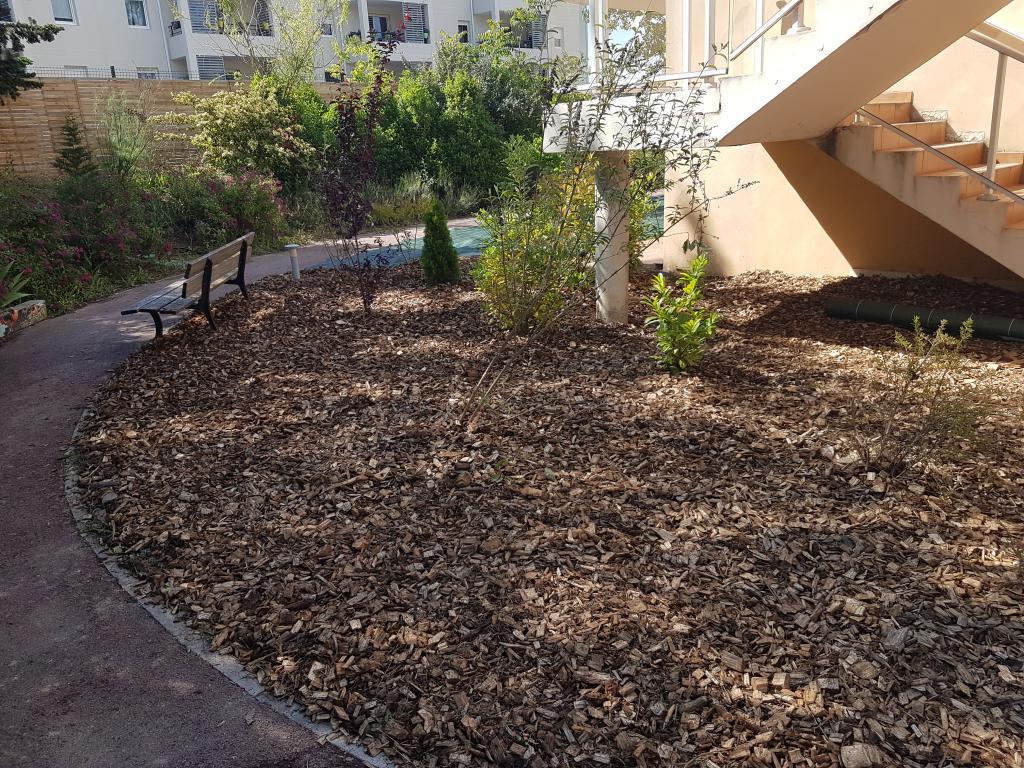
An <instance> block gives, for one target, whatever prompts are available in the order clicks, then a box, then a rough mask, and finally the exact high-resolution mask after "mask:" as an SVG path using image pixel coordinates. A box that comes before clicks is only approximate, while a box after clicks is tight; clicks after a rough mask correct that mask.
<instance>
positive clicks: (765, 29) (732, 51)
mask: <svg viewBox="0 0 1024 768" xmlns="http://www.w3.org/2000/svg"><path fill="white" fill-rule="evenodd" d="M757 2H758V3H760V2H761V0H757ZM804 2H805V0H789V2H788V3H786V4H785V5H784V6H783V7H782V8H780V9H779V10H778V11H776V12H775V13H774V14H772V16H771V18H769V19H768V20H767V21H765V22H764V23H763V24H761V25H760V26H759V27H758V28H757V29H755V30H754V31H753V32H752V33H751V34H750V36H749V37H747V38H746V39H745V40H744V41H743V42H742V43H740V44H739V45H738V46H735V47H733V46H732V40H731V38H732V34H731V30H732V18H733V16H734V15H735V13H734V9H733V3H732V0H730V3H729V29H730V41H729V50H728V51H727V56H726V63H725V66H724V67H714V68H711V67H709V66H706V67H704V68H703V69H699V70H695V71H691V72H666V73H664V74H661V75H658V76H657V77H655V78H654V80H655V82H658V83H666V82H675V81H677V80H706V79H710V78H712V77H723V76H725V75H728V74H729V73H730V71H731V70H732V62H733V60H734V59H738V58H739V57H740V56H742V55H743V54H744V53H746V52H747V51H748V50H750V48H752V47H753V46H754V45H756V44H757V43H758V42H760V40H761V39H762V38H763V37H764V36H765V35H767V34H768V33H769V32H770V31H771V30H772V28H773V27H775V25H777V24H778V23H779V22H781V21H782V20H783V19H785V18H786V16H788V15H789V14H791V13H793V12H794V11H796V10H798V9H799V8H800V7H801V6H803V4H804ZM710 5H711V3H710V2H706V3H705V7H706V8H707V7H708V6H710ZM683 7H684V8H685V9H686V10H687V11H689V10H690V2H689V1H687V2H685V3H684V4H683ZM759 7H760V6H759ZM684 16H685V17H686V18H684V25H683V26H684V41H685V42H684V45H683V50H684V56H685V57H686V59H687V61H686V64H687V65H688V64H689V49H690V44H689V30H690V24H689V22H690V19H689V16H690V14H689V13H686V14H684ZM707 22H708V19H707V18H705V26H707ZM707 34H710V30H706V35H705V37H707ZM709 40H710V38H709V37H708V38H707V39H705V41H704V42H705V45H707V44H708V43H709ZM709 63H710V62H709ZM593 87H594V81H593V80H590V81H588V82H586V83H583V84H581V85H580V86H579V87H578V88H577V90H581V91H586V90H591V89H593Z"/></svg>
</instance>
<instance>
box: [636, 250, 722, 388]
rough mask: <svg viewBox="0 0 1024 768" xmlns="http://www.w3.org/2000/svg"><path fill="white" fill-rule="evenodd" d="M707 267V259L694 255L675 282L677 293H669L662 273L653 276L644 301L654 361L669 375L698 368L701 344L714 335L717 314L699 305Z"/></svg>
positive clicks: (670, 290)
mask: <svg viewBox="0 0 1024 768" xmlns="http://www.w3.org/2000/svg"><path fill="white" fill-rule="evenodd" d="M707 265H708V258H707V256H706V255H705V254H703V253H702V254H700V255H698V256H697V257H696V258H695V259H694V260H693V262H692V263H691V264H690V267H689V269H688V270H686V271H684V272H683V273H682V275H680V277H679V279H678V280H676V288H677V289H678V291H673V290H672V288H671V286H669V284H668V282H667V281H666V280H665V276H664V275H663V274H658V275H655V276H654V279H653V281H652V288H653V293H652V294H651V295H650V296H648V297H647V298H645V299H644V305H645V306H646V307H647V308H648V309H649V310H650V311H651V314H650V316H649V317H647V319H646V320H645V321H644V322H645V325H651V326H654V330H655V335H656V336H657V340H658V354H657V355H655V356H654V359H655V360H657V361H658V363H660V364H661V365H662V367H664V368H665V370H667V371H670V372H671V373H678V372H680V371H684V370H686V369H687V368H692V367H694V366H696V365H698V364H699V363H700V361H701V360H702V359H703V357H704V347H705V345H706V344H707V342H708V340H709V339H710V338H711V337H712V336H714V334H715V327H716V325H717V324H718V315H717V314H716V313H715V312H710V311H708V310H706V309H702V308H701V307H700V306H699V304H700V301H701V298H702V291H701V287H702V284H703V282H704V273H705V271H706V270H707Z"/></svg>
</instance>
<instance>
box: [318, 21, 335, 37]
mask: <svg viewBox="0 0 1024 768" xmlns="http://www.w3.org/2000/svg"><path fill="white" fill-rule="evenodd" d="M320 36H321V37H334V22H333V21H325V22H324V23H323V25H322V26H321V27H320Z"/></svg>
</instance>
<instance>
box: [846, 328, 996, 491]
mask: <svg viewBox="0 0 1024 768" xmlns="http://www.w3.org/2000/svg"><path fill="white" fill-rule="evenodd" d="M973 330H974V329H973V324H972V323H971V321H970V320H967V321H966V322H965V323H963V325H962V326H961V327H960V330H959V333H958V334H957V335H956V336H952V335H950V334H948V333H947V332H946V323H945V321H943V323H942V325H941V326H940V327H939V328H938V329H937V330H936V331H935V334H934V335H931V336H929V335H928V334H927V333H925V332H924V330H923V329H922V328H921V320H920V318H916V317H915V318H914V330H913V333H912V334H911V335H909V336H908V335H905V334H903V333H900V332H897V333H896V337H895V347H894V348H892V349H888V350H885V351H883V352H881V353H879V354H878V356H877V358H876V362H877V372H878V376H877V377H872V378H871V380H870V381H869V384H868V392H867V397H865V398H864V400H863V401H862V402H860V403H858V404H857V405H856V406H855V407H854V409H853V412H854V413H853V416H854V418H853V436H854V446H855V450H856V453H857V455H858V457H859V458H860V461H861V463H862V465H863V466H864V467H865V468H866V469H869V470H877V471H883V472H887V473H889V474H890V475H891V476H896V475H899V474H900V473H902V472H903V471H905V470H906V469H908V468H910V467H912V466H914V465H917V464H920V463H923V462H924V461H926V460H927V459H929V458H930V457H932V456H934V455H935V454H936V453H937V452H939V451H940V450H942V448H943V446H945V445H947V444H948V443H949V442H950V441H964V440H966V441H970V440H972V439H973V438H974V437H975V435H976V433H977V429H978V425H979V423H980V421H981V420H982V418H983V417H984V416H985V414H986V413H987V412H988V411H989V410H990V405H989V398H988V395H987V393H986V391H985V389H984V387H983V386H981V385H979V383H978V382H976V381H972V382H967V381H965V380H964V379H963V377H962V375H963V373H964V368H965V366H966V358H965V356H964V353H963V348H964V345H966V344H967V343H968V341H970V339H971V336H972V335H973Z"/></svg>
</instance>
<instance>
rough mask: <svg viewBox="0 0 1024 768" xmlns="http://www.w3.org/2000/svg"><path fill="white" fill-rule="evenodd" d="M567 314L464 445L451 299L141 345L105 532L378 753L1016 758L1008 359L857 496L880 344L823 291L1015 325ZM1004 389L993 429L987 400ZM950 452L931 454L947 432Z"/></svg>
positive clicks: (113, 419) (969, 297)
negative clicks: (681, 341) (855, 411)
mask: <svg viewBox="0 0 1024 768" xmlns="http://www.w3.org/2000/svg"><path fill="white" fill-rule="evenodd" d="M645 287H646V286H645V284H638V285H635V286H634V294H635V295H634V301H635V302H636V310H635V319H636V320H637V321H638V323H636V324H633V325H631V326H628V327H624V328H618V329H611V328H605V327H601V326H599V325H598V324H597V323H596V322H594V321H592V320H591V318H590V308H589V306H586V305H584V306H581V307H580V309H579V311H578V312H576V313H575V314H574V315H573V316H572V317H571V318H570V319H569V320H568V321H567V323H566V325H565V326H564V328H563V329H561V330H560V331H559V333H558V335H557V337H556V338H554V339H550V340H549V341H548V343H546V344H545V345H543V346H540V347H538V348H536V349H535V350H533V351H532V352H530V353H528V354H527V355H526V357H525V359H524V361H523V362H522V363H521V364H520V365H518V366H517V367H516V368H515V369H514V371H513V373H512V377H511V379H510V380H509V382H508V383H507V385H506V386H504V387H503V388H502V390H501V392H500V397H498V398H497V399H496V400H495V401H494V402H493V403H492V404H491V406H490V408H489V410H488V411H487V412H486V414H485V418H484V419H483V420H482V421H481V423H480V425H479V427H478V428H477V429H476V431H475V432H473V433H472V434H467V433H466V431H465V430H463V429H461V428H459V427H457V426H454V425H453V420H454V418H455V417H456V415H457V414H458V413H459V412H460V411H461V408H462V406H463V404H464V400H465V398H466V396H467V393H468V392H469V391H470V389H471V388H472V385H473V384H474V383H475V382H476V380H477V378H478V377H479V375H480V374H481V372H482V371H483V369H484V367H485V366H486V365H487V363H488V361H489V359H490V357H491V355H492V354H493V353H494V352H495V351H496V350H499V349H500V348H501V340H500V339H499V337H498V335H497V334H496V333H495V332H494V330H493V329H492V328H491V327H490V326H489V325H488V322H487V320H486V317H485V315H484V312H483V309H482V304H481V301H480V297H479V295H478V294H476V293H474V292H473V290H472V289H471V287H470V286H468V285H464V286H461V287H458V288H452V289H425V288H423V287H421V278H420V276H419V273H418V267H416V266H411V267H403V268H400V269H397V270H395V274H394V278H393V280H392V282H391V284H389V286H388V287H387V290H386V291H385V293H384V294H383V295H382V297H381V299H380V302H379V304H378V307H377V310H376V312H375V314H374V315H373V317H372V318H371V319H369V320H365V319H364V318H363V317H362V315H361V313H360V311H359V308H358V304H359V301H358V298H357V297H356V296H355V294H354V292H353V290H352V289H351V288H350V287H348V286H346V285H345V284H344V283H343V281H342V277H341V276H340V275H338V274H335V273H332V272H328V271H323V272H316V273H311V274H309V275H308V276H306V275H304V276H303V279H302V282H301V283H299V284H294V283H291V282H289V281H286V280H284V279H283V278H270V279H267V280H265V281H263V282H262V283H260V284H259V285H257V286H256V288H255V290H254V292H253V294H254V295H253V298H252V299H251V300H250V301H249V302H244V301H242V300H241V299H239V298H237V297H234V298H229V299H226V300H225V301H223V302H222V303H221V304H220V306H219V308H218V313H219V317H220V323H219V328H218V330H217V331H216V332H215V333H210V332H208V331H207V330H206V328H205V327H204V325H203V323H202V321H191V322H190V323H189V324H188V325H187V327H185V328H184V330H183V332H175V333H172V334H171V335H170V336H169V337H168V338H167V339H166V340H164V341H163V342H161V343H156V344H153V345H151V346H150V347H148V348H146V349H145V350H143V351H142V352H141V353H140V354H138V355H136V356H135V357H134V358H132V359H131V360H129V361H128V362H127V363H126V364H125V365H124V366H123V367H122V368H121V369H120V370H119V372H118V373H117V374H116V375H115V377H114V378H113V380H112V382H111V383H110V385H109V386H108V387H107V388H106V389H105V390H104V391H103V392H102V393H101V395H100V396H99V398H98V401H97V402H96V404H95V408H96V415H95V417H94V418H93V419H92V421H91V423H90V424H89V425H88V427H87V429H86V431H85V433H84V435H83V436H82V439H81V441H80V443H79V445H78V449H79V453H80V458H81V460H82V463H83V481H82V482H83V484H84V485H85V486H87V488H88V492H87V498H88V499H89V501H90V504H91V507H92V508H93V509H94V510H95V512H94V514H95V518H96V524H97V525H100V526H102V527H103V528H104V529H105V532H106V535H107V537H108V542H109V546H110V547H111V549H112V551H114V552H117V553H119V555H120V557H121V559H122V561H123V562H124V563H125V564H126V565H127V566H128V567H129V568H131V569H132V570H133V571H134V572H135V573H137V574H138V575H139V576H140V577H141V578H142V579H143V580H144V581H145V583H146V584H147V585H148V588H149V590H150V597H151V599H152V600H154V601H157V602H160V603H163V604H165V605H167V606H169V607H170V608H171V609H173V610H174V611H175V612H176V614H177V616H178V617H179V618H180V619H181V620H183V621H185V622H187V623H188V624H190V625H192V626H194V627H197V628H200V629H201V630H203V631H204V632H206V633H208V636H209V638H210V642H211V644H212V646H213V647H214V648H217V649H219V650H221V651H223V652H225V653H231V654H234V655H235V656H237V657H238V658H239V659H240V660H241V661H242V662H243V663H245V665H246V666H247V667H248V668H249V669H250V670H252V671H253V672H254V673H255V674H257V675H258V677H259V678H260V680H261V681H262V682H263V684H264V685H265V686H266V687H267V688H269V689H270V690H272V691H273V692H274V693H275V694H276V695H278V696H281V697H285V698H288V699H291V700H294V701H295V702H297V703H299V704H300V705H301V706H302V707H304V709H305V711H306V712H307V713H308V714H309V715H310V716H311V717H313V718H315V719H317V720H322V721H329V722H330V723H331V724H333V726H334V727H335V728H336V729H337V730H338V731H339V732H342V733H344V734H347V735H348V736H349V737H351V738H353V739H355V740H358V741H360V742H361V743H363V744H364V745H366V746H367V747H368V748H369V749H370V750H371V751H372V752H378V751H382V752H385V753H387V754H389V755H390V756H391V758H392V759H393V760H394V761H395V762H396V763H398V764H414V765H430V766H433V765H438V766H441V765H444V766H447V765H489V764H496V765H502V766H537V767H538V768H539V767H540V766H569V765H593V764H597V765H639V766H655V765H674V766H683V765H703V766H723V767H724V766H739V765H763V766H834V765H840V766H845V768H865V767H868V766H876V765H900V766H926V765H927V766H950V765H964V766H967V765H972V766H1000V767H1005V766H1020V765H1022V764H1024V607H1022V603H1024V565H1022V564H1021V559H1022V557H1024V420H1022V419H1021V418H1020V410H1019V408H1020V404H1021V403H1022V402H1024V351H1022V347H1021V346H1014V345H1011V344H1005V343H996V342H986V341H977V342H974V343H972V345H971V355H972V361H971V370H976V371H978V372H979V375H980V373H981V372H987V374H988V375H991V376H992V378H993V380H994V381H995V383H996V384H997V389H998V390H999V392H1000V393H1001V397H1002V398H1003V399H1004V401H1005V402H1004V404H1005V405H1006V406H1007V408H1008V409H1010V410H1007V411H1004V412H1002V414H1003V415H1001V416H1000V417H999V418H993V419H990V420H989V422H988V423H987V424H986V425H985V433H986V437H987V438H988V439H986V440H985V441H984V445H985V448H984V451H983V452H978V451H975V450H974V449H972V448H970V447H969V446H966V445H965V446H962V449H961V450H959V451H954V452H953V456H952V457H947V458H945V459H943V461H942V462H939V463H934V464H932V465H930V466H927V467H925V468H923V469H918V470H914V471H911V472H909V473H908V474H906V475H904V476H903V477H902V478H901V479H900V480H899V481H897V482H894V483H891V484H890V485H889V487H888V489H887V492H886V493H884V494H883V493H876V492H873V491H872V480H871V478H870V477H868V476H866V475H865V476H861V475H858V474H857V472H855V471H852V470H851V469H850V468H849V466H848V465H844V464H843V463H842V458H843V455H844V451H845V450H846V449H845V448H844V446H845V445H846V444H847V443H846V440H847V438H848V434H847V432H846V430H848V429H849V425H848V423H847V420H846V416H847V415H848V414H849V411H848V410H847V409H848V406H849V404H850V403H851V402H854V401H856V399H857V398H858V397H863V393H864V387H863V383H864V380H865V377H866V376H870V375H871V371H872V365H873V354H874V352H875V350H877V349H879V348H881V347H883V346H885V345H887V344H890V343H891V340H892V336H893V329H892V328H887V327H884V326H875V325H867V324H858V323H849V322H844V321H839V320H831V319H828V318H826V317H825V316H824V314H823V313H822V309H821V308H822V304H823V303H824V300H825V298H826V297H827V296H829V295H833V294H846V295H856V296H861V297H874V296H878V297H885V298H892V299H894V300H897V301H906V300H910V301H913V303H917V304H924V305H929V306H937V307H957V308H966V309H970V310H974V311H986V312H1000V313H1003V314H1011V315H1019V314H1021V308H1022V301H1021V297H1020V295H1019V294H1012V293H1006V292H1002V291H998V290H996V289H993V288H990V287H987V286H978V285H967V284H963V283H958V282H956V281H952V280H940V279H917V280H911V279H907V280H900V281H892V280H885V279H882V278H859V279H856V280H854V279H844V280H836V279H832V280H825V279H808V278H794V277H791V276H786V275H779V274H768V273H753V274H750V275H744V276H741V277H738V278H733V279H715V280H713V281H712V282H711V284H710V285H709V288H708V299H709V301H710V303H711V304H712V305H714V306H715V307H716V308H717V309H718V310H719V311H720V312H721V313H722V317H723V319H722V325H721V328H720V332H719V334H718V336H717V337H716V338H715V340H714V342H713V343H712V344H711V346H710V347H709V350H708V355H707V359H706V361H705V363H704V365H703V366H702V367H701V369H700V371H699V372H697V373H695V374H694V375H689V376H675V377H672V376H668V375H666V374H662V373H660V372H658V371H657V370H656V369H655V368H654V367H653V364H652V363H651V361H650V354H651V353H652V351H653V343H652V339H651V336H650V333H649V331H646V330H644V329H643V328H642V327H640V325H639V320H641V319H642V309H641V307H640V305H639V296H640V294H641V291H642V290H644V289H645ZM1013 408H1017V411H1016V415H1013V416H1007V415H1006V414H1007V413H1013V411H1012V409H1013ZM955 447H956V446H954V448H955Z"/></svg>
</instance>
